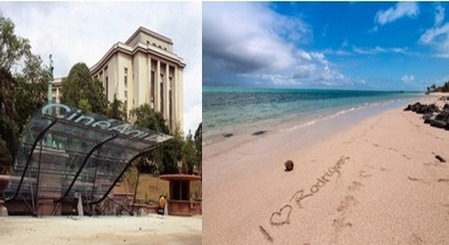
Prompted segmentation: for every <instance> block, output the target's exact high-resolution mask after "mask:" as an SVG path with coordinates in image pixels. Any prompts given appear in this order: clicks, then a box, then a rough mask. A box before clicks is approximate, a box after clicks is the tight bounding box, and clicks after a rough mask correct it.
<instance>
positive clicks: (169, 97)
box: [168, 90, 173, 129]
mask: <svg viewBox="0 0 449 245" xmlns="http://www.w3.org/2000/svg"><path fill="white" fill-rule="evenodd" d="M172 99H173V97H172V91H171V90H170V92H169V93H168V116H169V118H168V120H169V123H170V124H169V125H170V129H171V127H172V125H173V108H172V105H173V102H172Z"/></svg>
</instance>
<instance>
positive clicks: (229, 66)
mask: <svg viewBox="0 0 449 245" xmlns="http://www.w3.org/2000/svg"><path fill="white" fill-rule="evenodd" d="M448 7H449V4H448V3H432V2H425V3H423V2H419V3H417V2H399V3H397V2H370V3H365V2H364V3H361V2H339V3H332V2H245V3H241V2H227V3H217V2H205V3H203V61H204V62H203V64H204V65H203V71H204V72H203V84H204V85H205V86H262V87H295V88H331V89H342V88H343V89H369V90H425V89H426V87H427V86H430V85H431V84H432V83H436V84H442V83H443V82H445V81H448V80H449V70H448V64H449V20H448V18H447V17H446V14H447V11H446V10H449V9H448ZM217 47H219V48H217Z"/></svg>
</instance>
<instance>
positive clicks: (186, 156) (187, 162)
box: [182, 133, 199, 174]
mask: <svg viewBox="0 0 449 245" xmlns="http://www.w3.org/2000/svg"><path fill="white" fill-rule="evenodd" d="M182 154H183V166H184V167H185V169H183V172H184V173H188V174H192V173H193V169H194V167H195V166H198V163H199V162H198V154H197V148H196V145H195V142H194V141H193V137H192V134H190V133H189V134H187V137H186V141H185V144H184V146H183V149H182Z"/></svg>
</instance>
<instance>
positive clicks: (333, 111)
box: [203, 93, 424, 146]
mask: <svg viewBox="0 0 449 245" xmlns="http://www.w3.org/2000/svg"><path fill="white" fill-rule="evenodd" d="M422 96H424V93H407V96H403V95H402V94H398V95H397V97H393V98H384V97H380V98H378V99H377V100H373V99H374V98H375V97H366V98H362V99H361V100H359V101H358V102H357V101H350V102H349V103H348V102H346V103H343V104H342V103H341V101H339V100H336V101H335V103H336V104H335V105H334V106H331V107H330V106H329V104H327V105H325V106H324V107H317V108H315V109H311V108H309V109H306V110H305V111H303V110H302V109H299V108H296V110H293V111H291V112H290V113H288V114H283V113H282V112H281V113H272V116H271V117H269V118H268V117H267V115H264V116H262V115H260V116H261V117H260V118H259V117H256V118H255V119H254V120H249V119H248V118H246V119H245V116H243V119H242V120H237V121H238V122H237V121H236V122H233V123H231V121H229V120H231V119H230V118H228V117H227V116H222V115H220V116H219V117H220V118H221V119H220V120H224V122H223V123H219V122H215V119H213V118H211V119H210V120H209V121H213V122H214V123H213V124H212V125H209V123H206V124H204V128H203V146H208V145H211V144H214V143H217V142H221V141H223V140H226V139H228V138H233V137H236V136H242V135H247V134H253V133H255V132H258V131H268V132H269V133H272V132H275V131H283V130H294V129H295V128H298V127H307V126H309V125H313V124H314V123H315V122H317V121H321V120H330V119H332V118H334V117H338V116H341V115H345V114H351V113H353V112H357V111H365V110H369V109H376V108H377V107H388V105H389V107H390V108H394V104H398V103H405V102H404V101H411V100H415V99H417V98H419V97H422ZM345 99H348V98H345ZM392 104H393V105H392ZM304 106H306V107H310V106H311V105H310V104H309V105H304ZM264 110H267V109H266V108H265V109H264ZM284 110H285V108H284ZM307 110H309V111H307ZM384 110H385V109H384ZM222 113H224V114H226V113H230V112H227V110H225V111H224V112H222ZM206 114H208V113H207V112H206ZM216 116H218V115H216ZM253 116H254V115H253ZM231 118H232V117H231ZM234 120H236V119H235V118H234ZM205 121H208V119H207V118H205ZM217 124H219V125H221V126H219V127H218V126H217Z"/></svg>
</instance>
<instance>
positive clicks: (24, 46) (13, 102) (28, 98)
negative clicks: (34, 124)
mask: <svg viewBox="0 0 449 245" xmlns="http://www.w3.org/2000/svg"><path fill="white" fill-rule="evenodd" d="M14 28H15V25H14V23H13V22H12V21H11V20H10V19H9V18H5V17H4V16H3V15H2V14H1V13H0V32H1V33H0V156H1V157H0V165H1V166H0V172H3V173H4V172H8V171H9V169H10V167H11V166H12V161H13V159H14V158H13V156H14V155H15V154H16V152H17V149H18V143H19V139H20V137H21V135H22V134H23V131H24V127H25V125H26V123H27V122H28V121H29V120H30V118H31V117H32V116H33V115H34V114H35V113H36V111H37V109H38V108H40V107H42V105H43V104H44V103H45V101H46V98H47V84H48V81H49V77H50V76H49V73H48V71H47V69H46V67H45V66H43V64H42V60H41V58H40V57H39V56H37V55H34V54H32V53H31V46H30V44H29V41H28V40H27V39H26V38H23V37H20V36H17V35H16V34H15V33H14ZM19 68H21V69H19ZM13 69H14V70H15V73H14V74H13V72H12V70H13Z"/></svg>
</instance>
